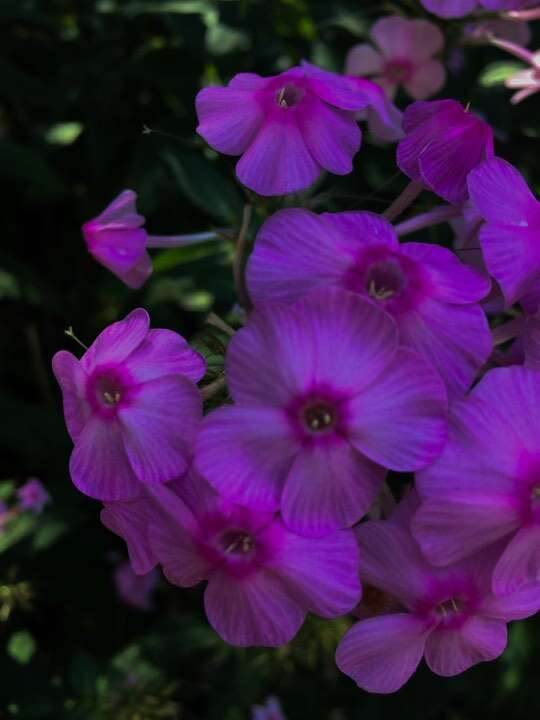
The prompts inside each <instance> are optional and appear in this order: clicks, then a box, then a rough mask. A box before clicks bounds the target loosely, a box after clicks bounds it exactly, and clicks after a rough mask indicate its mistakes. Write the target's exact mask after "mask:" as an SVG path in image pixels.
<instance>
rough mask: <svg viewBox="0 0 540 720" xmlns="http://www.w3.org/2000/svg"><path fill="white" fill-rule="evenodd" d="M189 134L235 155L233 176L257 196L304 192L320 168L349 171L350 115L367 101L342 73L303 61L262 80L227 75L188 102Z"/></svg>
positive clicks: (355, 146) (353, 138)
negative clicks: (192, 127)
mask: <svg viewBox="0 0 540 720" xmlns="http://www.w3.org/2000/svg"><path fill="white" fill-rule="evenodd" d="M195 104H196V110H197V115H198V118H199V125H198V127H197V132H198V133H199V135H201V136H202V137H203V138H204V139H205V140H206V141H207V142H208V144H209V145H210V146H211V147H213V148H214V149H215V150H218V151H219V152H222V153H225V154H226V155H241V156H242V157H241V158H240V160H239V161H238V163H237V165H236V174H237V176H238V179H239V180H240V182H242V183H243V184H244V185H245V186H246V187H248V188H250V189H251V190H255V192H257V193H259V194H260V195H286V194H287V193H292V192H296V191H299V190H304V189H305V188H307V187H309V186H310V185H311V184H312V183H313V182H314V181H315V180H316V179H317V178H318V177H319V175H320V173H321V171H322V170H323V169H325V170H328V171H329V172H331V173H334V174H336V175H346V174H348V173H350V172H352V160H353V157H354V155H355V154H356V153H357V152H358V150H359V149H360V142H361V133H360V129H359V128H358V125H357V123H356V121H355V119H354V113H355V112H356V111H358V110H361V109H363V108H365V107H366V106H367V105H368V100H367V99H366V97H365V96H364V95H363V93H361V92H360V91H359V90H358V89H357V87H356V86H355V85H354V84H352V83H350V82H349V81H348V80H347V78H345V77H342V76H340V75H337V74H334V73H330V72H327V71H325V70H321V69H319V68H317V67H315V66H314V65H310V64H309V63H307V62H303V63H302V66H301V67H295V68H292V69H290V70H287V71H286V72H284V73H281V74H280V75H276V76H273V77H267V78H263V77H260V76H259V75H255V74H253V73H240V74H238V75H235V76H234V77H233V79H232V80H231V81H230V82H229V84H228V85H227V86H226V87H207V88H204V89H203V90H201V91H200V92H199V94H198V95H197V98H196V101H195Z"/></svg>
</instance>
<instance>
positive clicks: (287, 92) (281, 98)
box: [276, 83, 304, 109]
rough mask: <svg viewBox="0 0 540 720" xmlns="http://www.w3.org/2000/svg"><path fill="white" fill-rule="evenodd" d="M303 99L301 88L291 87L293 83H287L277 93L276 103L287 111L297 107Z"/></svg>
mask: <svg viewBox="0 0 540 720" xmlns="http://www.w3.org/2000/svg"><path fill="white" fill-rule="evenodd" d="M303 97H304V89H303V88H301V87H298V86H297V85H293V83H287V84H286V85H284V86H283V87H281V88H280V89H279V90H278V91H277V94H276V102H277V104H278V105H279V107H282V108H286V109H287V108H291V107H294V106H295V105H298V103H299V102H300V100H301V99H302V98H303Z"/></svg>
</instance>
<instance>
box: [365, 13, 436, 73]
mask: <svg viewBox="0 0 540 720" xmlns="http://www.w3.org/2000/svg"><path fill="white" fill-rule="evenodd" d="M369 34H370V37H371V38H372V40H373V42H375V43H376V45H377V46H378V47H379V48H380V49H381V51H382V53H383V56H384V57H385V58H386V59H390V60H391V59H394V58H397V59H399V60H402V59H405V60H409V61H410V62H413V63H415V64H416V63H420V62H424V61H426V60H428V59H429V58H430V57H431V56H432V55H434V54H435V53H436V52H439V50H441V49H442V47H443V45H444V36H443V34H442V33H441V31H440V30H439V28H438V27H437V26H436V25H434V24H433V23H431V22H429V21H428V20H408V19H406V18H403V17H401V16H399V15H391V16H387V17H383V18H381V19H380V20H377V22H376V23H375V24H374V25H373V27H372V28H371V30H370V33H369Z"/></svg>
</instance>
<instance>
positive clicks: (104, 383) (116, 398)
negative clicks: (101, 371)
mask: <svg viewBox="0 0 540 720" xmlns="http://www.w3.org/2000/svg"><path fill="white" fill-rule="evenodd" d="M96 394H97V396H98V399H99V400H100V401H101V402H102V403H104V404H105V405H111V406H112V405H118V403H119V402H120V400H121V399H122V386H121V385H120V384H119V383H118V382H117V381H116V379H115V378H111V377H108V376H107V375H105V376H104V377H102V378H99V380H98V381H97V382H96Z"/></svg>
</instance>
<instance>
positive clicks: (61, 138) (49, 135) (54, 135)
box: [45, 122, 84, 145]
mask: <svg viewBox="0 0 540 720" xmlns="http://www.w3.org/2000/svg"><path fill="white" fill-rule="evenodd" d="M83 129H84V128H83V126H82V125H81V123H78V122H66V123H58V124H57V125H52V126H51V127H50V128H49V129H48V130H47V132H46V133H45V140H46V141H47V142H48V143H49V145H71V144H72V143H74V142H75V140H76V139H77V138H78V137H79V135H80V134H81V133H82V131H83Z"/></svg>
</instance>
